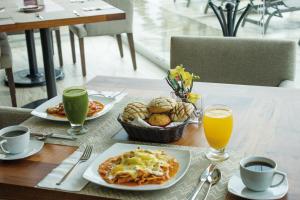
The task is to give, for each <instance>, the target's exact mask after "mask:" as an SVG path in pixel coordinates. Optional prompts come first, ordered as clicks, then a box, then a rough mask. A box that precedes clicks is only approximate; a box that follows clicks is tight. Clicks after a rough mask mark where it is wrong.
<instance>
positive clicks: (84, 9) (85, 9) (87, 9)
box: [82, 7, 103, 12]
mask: <svg viewBox="0 0 300 200" xmlns="http://www.w3.org/2000/svg"><path fill="white" fill-rule="evenodd" d="M82 10H83V11H85V12H87V11H97V10H103V9H102V8H95V7H91V8H82Z"/></svg>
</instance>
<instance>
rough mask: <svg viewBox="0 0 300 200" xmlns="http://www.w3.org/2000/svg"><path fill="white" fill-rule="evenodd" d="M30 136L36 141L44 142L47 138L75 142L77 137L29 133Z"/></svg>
mask: <svg viewBox="0 0 300 200" xmlns="http://www.w3.org/2000/svg"><path fill="white" fill-rule="evenodd" d="M30 135H32V136H35V137H37V139H38V140H46V139H47V138H57V139H64V140H77V137H74V136H71V135H64V134H59V133H48V134H43V133H31V134H30Z"/></svg>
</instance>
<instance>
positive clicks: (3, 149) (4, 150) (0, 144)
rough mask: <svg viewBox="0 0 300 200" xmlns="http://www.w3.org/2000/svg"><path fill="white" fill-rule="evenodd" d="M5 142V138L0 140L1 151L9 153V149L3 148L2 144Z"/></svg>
mask: <svg viewBox="0 0 300 200" xmlns="http://www.w3.org/2000/svg"><path fill="white" fill-rule="evenodd" d="M5 143H7V140H1V141H0V147H1V149H2V151H3V152H4V153H9V151H7V150H6V149H5V148H4V146H3V144H5Z"/></svg>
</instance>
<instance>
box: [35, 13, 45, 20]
mask: <svg viewBox="0 0 300 200" xmlns="http://www.w3.org/2000/svg"><path fill="white" fill-rule="evenodd" d="M35 16H36V17H37V18H39V19H40V20H43V19H44V17H43V16H42V15H40V13H35Z"/></svg>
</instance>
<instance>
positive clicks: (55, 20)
mask: <svg viewBox="0 0 300 200" xmlns="http://www.w3.org/2000/svg"><path fill="white" fill-rule="evenodd" d="M19 2H22V0H21V1H20V0H3V1H0V6H1V7H2V6H3V7H5V10H4V11H3V12H1V13H0V32H10V31H23V30H32V29H41V28H51V27H58V26H68V25H73V24H87V23H93V22H102V21H112V20H119V19H125V13H124V11H122V10H120V9H117V8H115V7H107V6H109V5H108V4H107V3H105V2H103V1H101V0H89V1H85V2H83V3H80V2H76V3H72V2H70V0H44V3H45V9H44V10H42V11H40V12H38V13H39V14H40V15H41V16H42V17H43V19H39V18H38V17H36V13H24V12H18V7H19ZM84 7H87V8H90V7H97V8H98V7H103V8H104V9H103V10H99V11H89V12H84V11H83V8H84ZM74 10H75V11H77V12H78V13H79V14H80V16H77V15H75V14H74V13H73V11H74ZM4 18H7V19H4Z"/></svg>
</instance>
